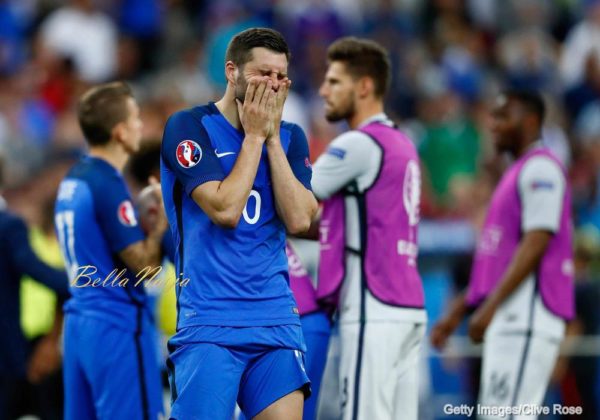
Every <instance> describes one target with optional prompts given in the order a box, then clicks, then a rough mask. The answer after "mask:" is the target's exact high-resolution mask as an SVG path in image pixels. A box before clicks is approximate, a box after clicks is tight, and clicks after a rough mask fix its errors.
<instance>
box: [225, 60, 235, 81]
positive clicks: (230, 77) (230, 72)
mask: <svg viewBox="0 0 600 420" xmlns="http://www.w3.org/2000/svg"><path fill="white" fill-rule="evenodd" d="M237 69H238V67H237V66H236V65H235V64H233V61H228V62H226V63H225V78H226V79H227V82H228V83H231V84H235V79H236V78H237V71H236V70H237Z"/></svg>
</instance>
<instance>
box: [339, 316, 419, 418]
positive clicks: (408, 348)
mask: <svg viewBox="0 0 600 420" xmlns="http://www.w3.org/2000/svg"><path fill="white" fill-rule="evenodd" d="M424 334H425V323H412V322H366V323H365V324H364V327H363V329H362V331H361V324H360V323H346V324H340V369H339V392H340V403H341V407H342V419H344V420H373V419H377V420H387V419H402V420H416V419H417V411H418V397H419V396H418V394H419V386H418V377H419V362H420V356H421V342H422V341H423V336H424Z"/></svg>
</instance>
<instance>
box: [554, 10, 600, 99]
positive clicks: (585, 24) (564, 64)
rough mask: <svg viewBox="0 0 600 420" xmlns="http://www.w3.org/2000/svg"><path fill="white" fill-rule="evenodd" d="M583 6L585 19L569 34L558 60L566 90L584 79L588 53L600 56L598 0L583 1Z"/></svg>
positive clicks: (599, 11)
mask: <svg viewBox="0 0 600 420" xmlns="http://www.w3.org/2000/svg"><path fill="white" fill-rule="evenodd" d="M584 4H585V6H586V8H585V13H584V16H585V19H584V20H582V21H581V22H579V23H578V24H576V25H575V26H574V27H573V28H572V29H571V31H570V32H569V35H568V37H567V40H566V41H565V45H564V46H563V52H562V57H561V60H560V70H561V74H562V78H563V82H564V84H565V86H566V87H568V88H569V87H572V86H574V85H576V84H578V83H580V82H581V81H582V79H583V78H584V77H585V68H586V60H587V58H588V57H589V55H590V53H595V54H600V0H584Z"/></svg>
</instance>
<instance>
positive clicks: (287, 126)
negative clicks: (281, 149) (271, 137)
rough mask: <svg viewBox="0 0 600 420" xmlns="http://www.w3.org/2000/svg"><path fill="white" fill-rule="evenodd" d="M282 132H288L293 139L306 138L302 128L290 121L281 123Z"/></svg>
mask: <svg viewBox="0 0 600 420" xmlns="http://www.w3.org/2000/svg"><path fill="white" fill-rule="evenodd" d="M281 131H282V132H288V133H289V134H290V136H291V137H292V138H294V137H302V138H306V134H305V133H304V130H303V129H302V127H300V126H299V125H298V124H296V123H293V122H290V121H281Z"/></svg>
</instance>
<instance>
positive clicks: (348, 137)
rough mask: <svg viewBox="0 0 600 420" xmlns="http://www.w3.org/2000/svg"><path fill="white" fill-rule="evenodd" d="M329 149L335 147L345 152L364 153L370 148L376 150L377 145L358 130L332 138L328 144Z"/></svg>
mask: <svg viewBox="0 0 600 420" xmlns="http://www.w3.org/2000/svg"><path fill="white" fill-rule="evenodd" d="M330 147H334V148H335V147H337V148H339V149H343V150H346V151H357V152H364V151H368V150H369V149H371V148H377V144H376V142H375V140H373V138H371V136H369V135H368V134H367V133H364V132H362V131H360V130H348V131H345V132H343V133H342V134H340V135H338V136H337V137H336V138H334V139H333V141H332V142H331V143H330Z"/></svg>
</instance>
